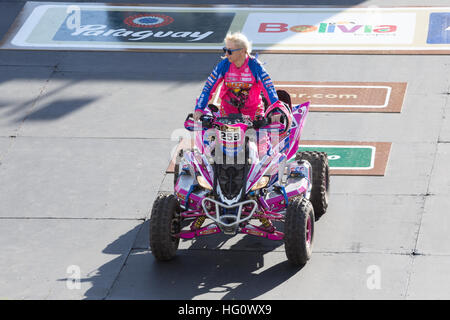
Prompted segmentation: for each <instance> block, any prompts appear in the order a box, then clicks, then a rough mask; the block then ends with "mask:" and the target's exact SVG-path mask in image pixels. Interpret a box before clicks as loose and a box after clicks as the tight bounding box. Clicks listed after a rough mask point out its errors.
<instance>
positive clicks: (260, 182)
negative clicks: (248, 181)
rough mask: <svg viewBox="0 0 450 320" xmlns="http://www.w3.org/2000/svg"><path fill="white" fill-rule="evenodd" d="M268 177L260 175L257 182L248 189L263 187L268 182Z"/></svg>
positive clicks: (253, 189)
mask: <svg viewBox="0 0 450 320" xmlns="http://www.w3.org/2000/svg"><path fill="white" fill-rule="evenodd" d="M269 180H270V178H269V177H268V176H262V177H261V178H260V179H259V180H258V182H256V183H255V185H254V186H253V187H252V188H251V189H250V191H255V190H258V189H261V188H264V187H265V186H267V184H268V183H269Z"/></svg>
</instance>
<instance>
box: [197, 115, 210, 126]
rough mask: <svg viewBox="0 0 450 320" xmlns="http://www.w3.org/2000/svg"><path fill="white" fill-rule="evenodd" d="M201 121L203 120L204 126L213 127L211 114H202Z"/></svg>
mask: <svg viewBox="0 0 450 320" xmlns="http://www.w3.org/2000/svg"><path fill="white" fill-rule="evenodd" d="M200 121H201V122H202V126H203V127H205V128H208V129H209V128H212V123H213V118H211V117H210V116H206V115H203V116H200Z"/></svg>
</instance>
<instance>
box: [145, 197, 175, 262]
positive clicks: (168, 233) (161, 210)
mask: <svg viewBox="0 0 450 320" xmlns="http://www.w3.org/2000/svg"><path fill="white" fill-rule="evenodd" d="M180 212H181V210H180V206H179V204H178V200H177V199H176V197H175V196H174V195H173V194H162V195H159V196H158V197H157V198H156V200H155V202H154V203H153V208H152V213H151V217H150V249H151V250H152V253H153V255H154V256H155V258H156V259H157V260H161V261H167V260H171V259H172V258H174V257H175V254H176V251H177V249H178V244H179V242H180V238H179V237H177V236H176V235H177V234H178V233H180V229H181V227H180V226H181V222H180V219H181V218H180Z"/></svg>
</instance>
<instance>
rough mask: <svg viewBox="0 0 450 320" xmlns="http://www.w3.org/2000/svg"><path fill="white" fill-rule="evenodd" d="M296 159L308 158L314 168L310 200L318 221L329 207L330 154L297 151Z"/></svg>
mask: <svg viewBox="0 0 450 320" xmlns="http://www.w3.org/2000/svg"><path fill="white" fill-rule="evenodd" d="M295 159H296V160H306V161H308V162H309V163H310V164H311V168H312V181H311V182H312V189H311V197H310V201H311V203H312V205H313V207H314V215H315V219H316V221H317V220H319V219H320V217H321V216H323V215H324V214H325V212H326V211H327V208H328V194H329V189H330V175H329V171H330V169H329V164H328V156H327V154H326V153H325V152H316V151H303V152H299V153H297V156H296V158H295Z"/></svg>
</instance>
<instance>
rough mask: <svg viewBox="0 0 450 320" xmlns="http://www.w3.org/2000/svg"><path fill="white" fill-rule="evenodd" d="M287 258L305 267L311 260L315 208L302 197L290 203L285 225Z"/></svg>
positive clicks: (296, 264)
mask: <svg viewBox="0 0 450 320" xmlns="http://www.w3.org/2000/svg"><path fill="white" fill-rule="evenodd" d="M284 231H285V234H284V247H285V252H286V257H287V258H288V260H289V262H291V263H292V264H293V265H295V266H303V265H304V264H306V262H307V261H308V260H309V259H310V257H311V253H312V242H313V239H314V208H313V206H312V204H311V202H310V201H309V200H308V199H306V198H303V197H301V196H298V197H295V198H294V199H292V200H291V201H290V202H289V205H288V208H287V212H286V216H285V225H284Z"/></svg>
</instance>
